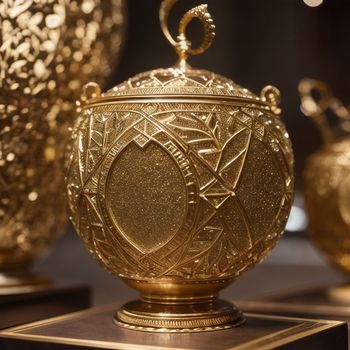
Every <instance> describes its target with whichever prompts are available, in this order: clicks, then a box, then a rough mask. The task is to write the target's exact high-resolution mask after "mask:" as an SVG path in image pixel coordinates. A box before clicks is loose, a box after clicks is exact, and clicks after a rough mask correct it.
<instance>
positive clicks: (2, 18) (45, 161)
mask: <svg viewBox="0 0 350 350" xmlns="http://www.w3.org/2000/svg"><path fill="white" fill-rule="evenodd" d="M124 11H125V1H124V0H104V1H103V3H102V0H92V1H90V0H37V1H32V0H23V1H14V0H2V1H1V2H0V91H1V92H0V294H7V293H15V292H18V291H21V292H23V291H31V290H33V289H37V288H43V287H46V285H47V284H48V283H50V282H49V281H48V280H47V279H46V278H41V277H37V276H34V275H33V274H32V273H30V267H31V265H32V264H33V263H34V262H35V260H36V259H38V257H39V256H41V255H43V254H44V252H45V251H46V250H47V249H48V248H49V246H50V245H52V244H53V242H54V241H55V239H56V238H57V237H58V236H59V235H60V234H61V233H62V232H63V228H64V225H65V223H66V221H67V213H66V210H65V209H66V203H65V199H64V196H63V192H62V188H63V186H64V181H63V177H64V176H63V171H62V168H63V151H64V146H65V143H66V141H67V137H68V134H69V133H68V129H69V128H71V127H72V125H73V120H74V119H75V115H76V114H75V101H76V99H77V98H79V95H80V91H81V87H82V86H83V85H84V84H85V83H87V82H88V81H89V80H90V79H97V80H98V81H99V82H101V83H102V82H103V81H104V79H105V78H106V76H108V75H109V74H110V71H111V68H112V62H113V63H115V60H116V58H117V57H118V56H119V53H120V49H121V44H122V41H123V37H124V27H125V16H124ZM106 46H108V50H107V48H106ZM110 46H111V48H110Z"/></svg>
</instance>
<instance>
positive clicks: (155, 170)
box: [66, 67, 293, 330]
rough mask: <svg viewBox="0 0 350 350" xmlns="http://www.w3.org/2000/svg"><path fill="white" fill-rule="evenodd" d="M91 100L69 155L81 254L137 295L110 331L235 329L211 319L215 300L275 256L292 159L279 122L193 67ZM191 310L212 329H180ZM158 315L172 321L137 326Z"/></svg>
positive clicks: (224, 316)
mask: <svg viewBox="0 0 350 350" xmlns="http://www.w3.org/2000/svg"><path fill="white" fill-rule="evenodd" d="M91 96H92V99H89V98H88V101H87V103H86V105H85V106H84V108H83V110H82V112H81V114H80V116H79V119H78V121H77V123H76V125H75V127H74V129H73V133H72V139H71V142H70V146H69V148H68V150H67V169H68V171H67V178H66V183H67V195H68V202H69V207H70V212H71V219H72V221H73V223H74V225H75V227H76V230H77V232H78V233H79V235H80V237H81V238H82V239H83V241H84V243H85V244H86V246H87V248H88V250H89V251H90V252H92V253H93V254H94V255H95V256H96V257H97V258H98V259H99V260H100V261H101V263H102V264H103V265H104V266H105V267H106V268H107V269H108V270H109V271H111V272H113V273H115V274H116V275H118V276H119V277H121V278H122V279H123V280H124V281H125V282H126V283H128V284H129V285H130V286H132V287H133V288H136V289H137V290H139V291H140V292H141V295H142V301H141V302H136V304H133V303H131V304H130V305H128V306H127V309H128V310H121V311H120V312H119V313H118V315H117V322H118V321H121V323H123V322H124V325H125V324H128V323H129V324H133V325H134V326H136V327H139V329H141V330H145V329H147V328H151V329H156V328H157V327H158V328H159V327H165V328H176V327H177V328H179V327H180V328H196V327H197V328H198V327H199V328H202V329H208V328H209V329H212V328H213V327H214V328H215V327H216V325H220V324H222V323H224V320H226V321H230V320H231V321H234V318H235V317H237V313H235V312H232V309H231V310H229V312H226V313H225V312H221V313H218V314H219V315H218V314H215V312H216V309H215V307H216V306H217V307H218V308H220V307H219V306H218V305H216V304H215V303H216V302H219V301H216V297H217V293H218V292H219V290H220V289H222V288H224V287H226V286H227V285H228V284H230V283H231V282H232V281H233V280H234V279H236V278H237V277H238V276H239V275H240V274H241V273H242V272H244V271H246V270H247V269H249V268H251V267H252V266H254V265H255V264H257V263H258V262H260V261H261V260H262V259H263V258H264V257H265V256H266V254H267V253H268V252H269V251H270V250H271V249H272V248H273V246H274V245H275V243H276V242H277V240H278V239H279V238H280V236H281V234H282V233H283V230H284V227H285V224H286V221H287V218H288V215H289V211H290V208H291V203H292V192H293V154H292V148H291V144H290V140H289V138H288V134H287V132H286V130H285V127H284V125H283V123H282V121H281V119H280V117H279V116H277V115H275V114H274V113H273V112H272V111H271V109H270V107H268V105H267V104H265V103H264V102H263V99H260V98H258V97H256V96H255V95H253V94H252V93H250V92H249V91H248V90H246V89H242V88H241V87H240V86H238V85H236V84H235V83H233V82H232V81H231V80H229V79H227V78H224V77H222V76H219V75H216V74H214V73H211V72H208V71H204V70H194V69H191V68H189V67H188V68H187V70H186V71H185V72H183V71H181V69H179V68H176V67H175V68H170V69H159V70H155V71H151V72H146V73H142V74H140V75H137V76H136V77H134V78H131V79H129V80H128V81H127V82H125V83H123V84H121V85H119V86H117V87H115V88H113V89H111V90H109V91H108V92H107V93H105V94H103V95H101V96H100V95H99V90H98V89H97V88H96V91H95V92H93V93H91ZM191 303H194V304H196V305H199V306H198V309H196V308H195V307H194V310H197V311H198V313H202V316H203V315H204V314H206V313H210V312H212V313H213V314H214V315H213V314H212V315H211V316H212V317H211V319H210V320H209V321H210V322H209V321H208V319H206V318H205V316H203V317H202V319H201V320H198V318H197V319H196V320H194V319H193V318H189V319H187V320H186V317H183V314H184V313H185V311H184V310H185V309H186V304H187V305H188V304H191ZM159 305H162V306H161V307H159ZM164 305H167V306H166V307H165V306H164ZM174 305H175V306H174ZM210 305H211V306H210ZM212 305H214V307H213V306H212ZM162 307H163V309H162ZM164 307H165V309H164ZM210 308H212V309H210ZM223 308H225V306H224V307H223ZM159 309H162V310H163V311H162V312H163V313H164V312H165V313H167V312H168V313H169V315H170V314H176V312H177V313H178V314H179V315H178V317H177V316H174V317H171V316H169V317H168V319H167V320H165V319H164V318H163V319H162V320H160V319H159V318H155V319H153V320H151V317H150V316H149V314H148V317H144V315H145V313H146V314H147V312H148V313H149V312H150V310H153V311H154V313H157V312H159ZM214 309H215V310H214ZM131 310H133V311H131ZM174 310H175V311H174ZM181 310H182V311H181ZM208 310H209V311H208ZM221 311H222V310H221ZM206 315H207V314H206Z"/></svg>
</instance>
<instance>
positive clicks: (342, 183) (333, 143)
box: [299, 79, 350, 274]
mask: <svg viewBox="0 0 350 350" xmlns="http://www.w3.org/2000/svg"><path fill="white" fill-rule="evenodd" d="M299 92H300V96H301V107H302V111H303V113H304V114H305V115H306V116H307V117H310V118H312V119H313V120H314V122H315V123H316V125H317V126H318V127H319V129H320V132H321V135H322V138H323V146H322V147H321V148H320V149H319V150H318V151H317V152H315V153H314V154H313V155H311V156H310V157H309V158H308V160H307V162H306V166H305V170H304V196H305V205H306V210H307V213H308V217H309V233H310V235H311V237H312V239H313V240H314V242H316V244H317V245H318V246H319V247H320V249H321V250H322V251H323V252H324V253H325V254H326V255H327V257H328V258H329V260H330V261H331V262H332V263H334V264H335V265H336V266H337V267H339V268H341V269H342V270H343V271H345V272H347V273H348V274H349V273H350V137H349V132H350V112H349V110H348V109H347V108H346V107H345V106H344V105H343V104H342V103H341V102H340V101H339V100H338V99H336V98H335V97H334V96H333V95H332V93H331V91H330V89H329V87H328V86H327V85H326V84H325V83H323V82H320V81H317V80H311V79H304V80H302V81H301V82H300V84H299ZM327 112H331V113H332V114H333V115H334V116H336V117H337V120H338V122H337V123H336V125H335V126H334V127H331V125H330V124H329V122H328V119H327V115H326V113H327Z"/></svg>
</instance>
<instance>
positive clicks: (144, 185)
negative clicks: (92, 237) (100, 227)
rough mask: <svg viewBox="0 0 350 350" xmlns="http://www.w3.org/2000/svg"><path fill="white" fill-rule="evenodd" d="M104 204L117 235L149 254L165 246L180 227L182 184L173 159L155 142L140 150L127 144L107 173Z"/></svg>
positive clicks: (184, 197)
mask: <svg viewBox="0 0 350 350" xmlns="http://www.w3.org/2000/svg"><path fill="white" fill-rule="evenodd" d="M106 202H107V208H108V212H109V216H110V217H111V218H112V220H113V223H114V225H115V226H116V227H117V228H118V231H119V232H120V233H121V234H123V236H124V238H125V239H126V240H128V241H129V243H131V244H132V245H133V246H134V247H135V248H137V249H138V250H139V251H141V252H142V253H149V252H150V251H154V250H157V249H159V248H160V247H162V246H163V245H165V244H166V243H167V242H169V241H170V240H171V239H172V238H173V237H174V236H175V234H176V233H177V232H178V230H179V229H180V228H181V226H182V225H183V223H184V221H185V219H186V215H187V202H188V198H187V189H186V183H185V180H184V177H183V174H182V172H181V170H180V169H179V167H178V165H177V164H176V162H175V160H174V159H173V157H172V156H171V155H170V154H169V153H168V152H167V151H166V150H165V149H164V148H163V147H162V146H161V145H159V144H158V143H157V142H154V141H150V142H148V143H147V144H146V145H144V146H143V147H140V145H139V144H137V143H136V142H131V143H129V144H128V145H127V146H126V147H125V148H124V150H123V151H122V152H121V153H120V154H119V155H118V156H117V158H116V159H115V161H114V162H113V164H112V166H111V168H110V170H109V174H108V179H107V184H106ZM169 203H172V205H169Z"/></svg>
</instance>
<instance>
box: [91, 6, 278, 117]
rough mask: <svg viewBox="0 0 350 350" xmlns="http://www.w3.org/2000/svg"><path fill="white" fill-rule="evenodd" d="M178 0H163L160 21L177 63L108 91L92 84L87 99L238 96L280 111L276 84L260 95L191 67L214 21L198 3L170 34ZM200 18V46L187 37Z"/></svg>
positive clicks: (210, 34)
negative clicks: (189, 60) (175, 32)
mask: <svg viewBox="0 0 350 350" xmlns="http://www.w3.org/2000/svg"><path fill="white" fill-rule="evenodd" d="M177 1H178V0H164V1H163V2H162V4H161V7H160V12H159V17H160V23H161V27H162V30H163V33H164V35H165V37H166V38H167V39H168V41H169V42H170V43H171V45H172V46H173V47H174V49H175V51H176V53H177V55H178V57H179V59H178V62H177V64H176V65H175V66H173V67H170V68H159V69H154V70H151V71H148V72H143V73H140V74H137V75H136V76H134V77H132V78H130V79H128V80H126V81H124V82H123V83H121V84H119V85H117V86H115V87H113V88H111V89H110V90H108V91H107V92H105V93H101V92H100V89H99V88H98V89H95V88H94V86H92V85H91V84H90V85H89V86H88V89H87V91H88V92H86V91H85V93H84V95H85V101H88V102H89V103H90V102H91V103H93V102H96V100H98V102H99V103H101V102H102V100H105V101H107V100H114V99H125V98H148V99H149V98H157V99H159V98H162V97H164V98H166V97H170V96H171V97H178V98H189V97H192V98H193V99H194V100H195V99H203V98H205V99H219V100H220V99H222V100H227V99H230V100H232V99H233V100H239V101H240V102H241V103H243V104H245V103H247V104H248V103H249V104H250V105H251V104H252V103H253V104H258V105H260V106H261V105H263V107H265V108H266V109H268V110H271V111H272V112H273V113H275V114H280V108H279V103H280V93H279V90H278V89H277V88H275V87H273V86H270V85H269V86H266V87H265V88H264V89H263V90H262V91H261V94H260V96H259V97H258V96H257V95H255V94H253V93H252V92H251V91H249V90H248V89H246V88H244V87H242V86H240V85H238V84H236V83H235V82H234V81H232V80H231V79H228V78H226V77H224V76H222V75H219V74H216V73H214V72H211V71H208V70H204V69H196V68H192V67H191V66H190V65H189V64H188V63H187V58H188V57H189V56H194V55H199V54H201V53H203V52H204V51H206V50H207V49H208V48H209V47H210V46H211V44H212V42H213V39H214V37H215V25H214V23H213V19H212V17H211V15H210V13H209V12H208V7H207V5H199V6H197V7H194V8H193V9H191V10H189V11H187V12H186V13H185V15H184V16H183V17H182V19H181V20H180V24H179V30H178V31H179V35H178V36H177V38H176V40H175V39H174V38H173V37H172V36H171V34H170V32H169V29H168V24H167V22H168V17H169V13H170V10H171V8H172V7H173V5H174V4H175V3H176V2H177ZM194 18H197V19H199V20H200V21H201V23H202V25H203V29H204V36H203V40H202V43H201V44H200V46H199V47H197V48H193V47H192V44H191V42H190V41H189V40H188V39H187V37H186V29H187V26H188V24H189V23H190V22H191V21H192V20H193V19H194Z"/></svg>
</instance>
